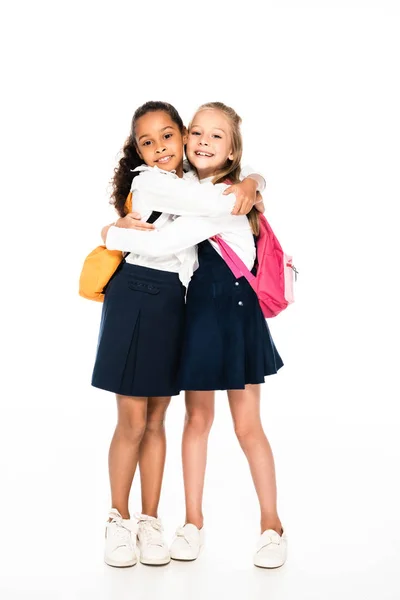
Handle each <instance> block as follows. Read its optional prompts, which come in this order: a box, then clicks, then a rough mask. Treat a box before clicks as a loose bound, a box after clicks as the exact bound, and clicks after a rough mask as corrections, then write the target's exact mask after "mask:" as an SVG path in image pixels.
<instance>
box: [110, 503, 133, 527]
mask: <svg viewBox="0 0 400 600" xmlns="http://www.w3.org/2000/svg"><path fill="white" fill-rule="evenodd" d="M113 508H114V509H115V510H117V511H118V512H119V514H120V515H121V517H122V518H123V519H126V520H129V519H130V518H131V517H130V514H129V510H128V509H125V510H120V509H119V508H118V505H115V504H113ZM111 520H112V519H111V518H110V519H108V522H109V523H110V522H111Z"/></svg>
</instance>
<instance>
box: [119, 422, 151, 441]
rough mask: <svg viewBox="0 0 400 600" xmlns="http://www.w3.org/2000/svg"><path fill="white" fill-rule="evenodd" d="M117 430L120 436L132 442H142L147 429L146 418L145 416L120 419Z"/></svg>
mask: <svg viewBox="0 0 400 600" xmlns="http://www.w3.org/2000/svg"><path fill="white" fill-rule="evenodd" d="M117 431H118V433H119V435H120V436H122V437H124V438H125V439H126V440H128V441H130V442H131V443H135V444H136V443H140V441H141V440H142V438H143V436H144V433H145V431H146V420H145V418H140V419H138V418H136V419H132V418H130V419H129V418H125V419H120V420H119V421H118V425H117Z"/></svg>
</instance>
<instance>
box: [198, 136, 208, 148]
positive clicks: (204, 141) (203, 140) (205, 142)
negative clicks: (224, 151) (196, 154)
mask: <svg viewBox="0 0 400 600" xmlns="http://www.w3.org/2000/svg"><path fill="white" fill-rule="evenodd" d="M200 145H201V146H208V141H207V138H205V137H202V138H201V139H200Z"/></svg>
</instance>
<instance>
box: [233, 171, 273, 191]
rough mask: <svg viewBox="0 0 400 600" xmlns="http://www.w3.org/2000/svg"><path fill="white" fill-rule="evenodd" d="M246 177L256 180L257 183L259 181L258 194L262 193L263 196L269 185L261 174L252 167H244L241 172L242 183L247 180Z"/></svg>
mask: <svg viewBox="0 0 400 600" xmlns="http://www.w3.org/2000/svg"><path fill="white" fill-rule="evenodd" d="M246 177H250V179H254V180H255V181H257V192H260V194H262V193H263V191H264V190H265V187H266V185H267V184H266V182H265V179H264V177H263V176H262V175H260V173H257V172H256V171H255V170H254V169H253V167H251V166H250V165H246V166H244V167H243V168H242V170H241V171H240V179H241V181H243V179H246Z"/></svg>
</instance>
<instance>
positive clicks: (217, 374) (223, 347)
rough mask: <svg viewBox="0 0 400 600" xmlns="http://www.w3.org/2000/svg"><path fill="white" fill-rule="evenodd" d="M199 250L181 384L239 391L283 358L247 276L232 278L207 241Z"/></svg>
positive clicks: (190, 387)
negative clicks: (276, 346)
mask: <svg viewBox="0 0 400 600" xmlns="http://www.w3.org/2000/svg"><path fill="white" fill-rule="evenodd" d="M198 250H199V268H198V270H197V271H195V273H194V276H193V278H192V280H191V282H190V285H189V288H188V294H187V299H186V323H185V338H184V344H183V352H182V359H181V368H180V376H179V386H180V387H181V389H182V390H234V389H235V390H236V389H244V387H245V385H246V384H250V383H251V384H257V383H263V382H264V378H265V376H266V375H271V374H273V373H276V372H277V371H278V370H279V369H280V368H281V367H282V366H283V362H282V359H281V357H280V356H279V354H278V351H277V350H276V348H275V345H274V342H273V340H272V337H271V334H270V332H269V328H268V325H267V323H266V321H265V317H264V316H263V314H262V311H261V308H260V305H259V302H258V299H257V296H256V294H255V292H254V291H253V289H252V288H251V286H250V285H249V283H248V282H247V280H246V279H245V278H244V277H241V278H240V279H236V278H235V277H234V275H233V274H232V271H231V270H230V269H229V267H228V266H227V265H226V263H225V261H224V260H223V258H222V257H221V256H220V255H219V254H218V252H216V251H215V250H214V248H213V247H212V246H211V244H210V243H209V242H208V241H205V242H202V243H201V244H199V247H198Z"/></svg>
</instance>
